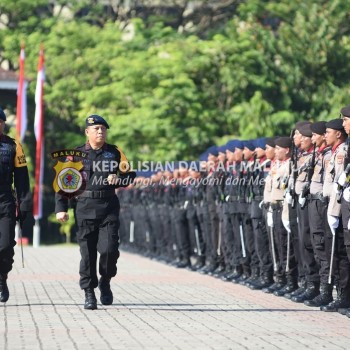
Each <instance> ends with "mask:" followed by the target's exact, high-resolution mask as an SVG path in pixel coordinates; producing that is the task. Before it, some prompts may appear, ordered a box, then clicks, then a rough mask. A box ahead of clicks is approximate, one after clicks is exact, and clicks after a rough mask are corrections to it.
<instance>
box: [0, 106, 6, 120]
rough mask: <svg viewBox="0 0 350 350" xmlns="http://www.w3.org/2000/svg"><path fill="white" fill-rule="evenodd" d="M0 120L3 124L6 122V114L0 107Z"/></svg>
mask: <svg viewBox="0 0 350 350" xmlns="http://www.w3.org/2000/svg"><path fill="white" fill-rule="evenodd" d="M0 119H1V120H3V121H4V122H5V121H6V114H5V112H4V111H3V110H2V108H1V107H0Z"/></svg>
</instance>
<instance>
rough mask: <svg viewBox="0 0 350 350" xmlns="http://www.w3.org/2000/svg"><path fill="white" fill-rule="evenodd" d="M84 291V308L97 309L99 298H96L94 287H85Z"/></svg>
mask: <svg viewBox="0 0 350 350" xmlns="http://www.w3.org/2000/svg"><path fill="white" fill-rule="evenodd" d="M84 291H85V304H84V309H87V310H96V309H97V300H96V296H95V291H94V289H93V288H85V289H84Z"/></svg>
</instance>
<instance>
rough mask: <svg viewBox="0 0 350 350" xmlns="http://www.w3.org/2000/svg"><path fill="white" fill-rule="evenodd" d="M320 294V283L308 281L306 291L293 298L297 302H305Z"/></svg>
mask: <svg viewBox="0 0 350 350" xmlns="http://www.w3.org/2000/svg"><path fill="white" fill-rule="evenodd" d="M319 294H320V284H319V283H317V282H307V283H306V289H305V292H304V293H302V294H299V295H296V296H294V297H291V300H292V301H294V302H295V303H303V302H304V301H305V300H312V299H314V298H316V297H317V296H318V295H319Z"/></svg>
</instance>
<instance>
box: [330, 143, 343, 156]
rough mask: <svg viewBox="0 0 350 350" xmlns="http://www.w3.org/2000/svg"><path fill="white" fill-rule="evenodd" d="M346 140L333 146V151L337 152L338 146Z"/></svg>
mask: <svg viewBox="0 0 350 350" xmlns="http://www.w3.org/2000/svg"><path fill="white" fill-rule="evenodd" d="M343 143H344V142H340V143H338V144H336V145H335V146H333V147H332V153H335V151H336V150H337V148H338V147H339V146H340V145H342V144H343Z"/></svg>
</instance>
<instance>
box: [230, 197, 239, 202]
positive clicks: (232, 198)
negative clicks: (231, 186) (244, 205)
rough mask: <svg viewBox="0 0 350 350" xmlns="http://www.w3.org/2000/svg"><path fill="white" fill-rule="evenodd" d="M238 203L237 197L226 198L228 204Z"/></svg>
mask: <svg viewBox="0 0 350 350" xmlns="http://www.w3.org/2000/svg"><path fill="white" fill-rule="evenodd" d="M237 201H238V196H230V197H228V202H237Z"/></svg>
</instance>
